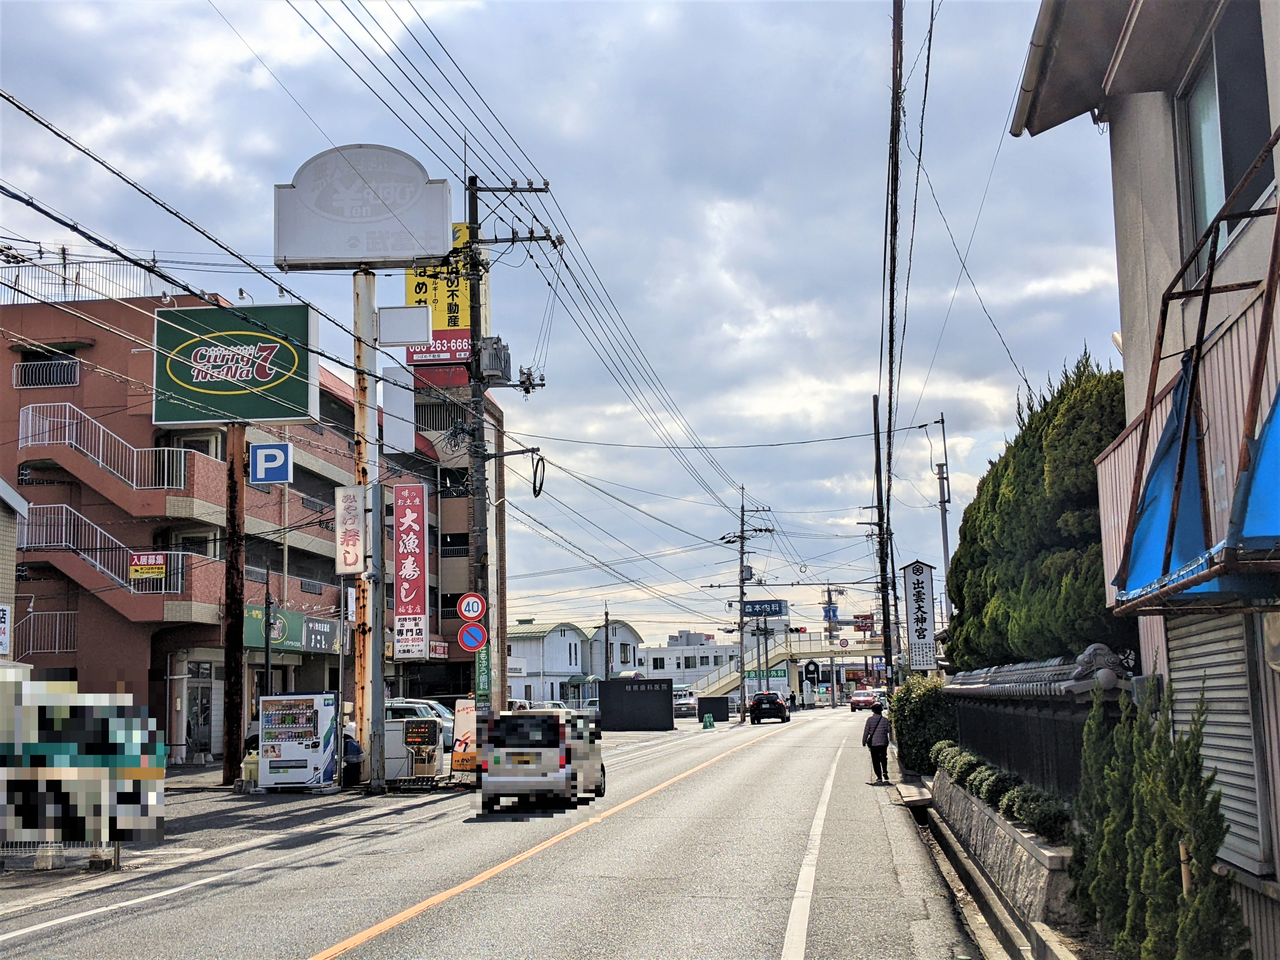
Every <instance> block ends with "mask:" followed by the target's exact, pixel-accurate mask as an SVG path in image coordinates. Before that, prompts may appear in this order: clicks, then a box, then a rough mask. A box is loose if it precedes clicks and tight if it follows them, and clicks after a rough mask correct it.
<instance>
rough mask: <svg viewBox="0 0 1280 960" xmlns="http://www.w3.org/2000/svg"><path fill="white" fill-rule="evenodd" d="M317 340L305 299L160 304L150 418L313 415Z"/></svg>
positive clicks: (272, 419) (292, 418)
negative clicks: (235, 303) (163, 306)
mask: <svg viewBox="0 0 1280 960" xmlns="http://www.w3.org/2000/svg"><path fill="white" fill-rule="evenodd" d="M318 343H319V326H318V315H317V314H316V312H315V311H314V310H312V309H311V308H310V307H308V306H307V305H306V304H299V303H284V304H264V305H263V306H254V305H248V306H235V307H228V308H222V307H180V308H173V309H169V310H157V311H156V336H155V385H156V393H155V401H154V406H153V408H152V422H153V423H157V424H160V423H163V424H197V423H226V422H227V421H244V422H256V423H264V422H265V423H299V422H305V421H309V420H317V419H319V416H320V379H319V377H320V371H319V364H318V359H317V354H316V353H315V352H314V350H313V348H314V347H316V346H317V345H318Z"/></svg>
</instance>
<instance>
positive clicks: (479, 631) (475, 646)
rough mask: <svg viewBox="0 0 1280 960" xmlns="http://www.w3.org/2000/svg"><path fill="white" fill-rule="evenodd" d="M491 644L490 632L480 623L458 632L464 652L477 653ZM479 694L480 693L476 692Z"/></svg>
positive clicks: (472, 624)
mask: <svg viewBox="0 0 1280 960" xmlns="http://www.w3.org/2000/svg"><path fill="white" fill-rule="evenodd" d="M488 642H489V631H488V630H486V629H485V628H484V625H483V624H480V623H468V624H467V625H466V626H465V627H463V628H462V629H461V630H459V631H458V643H459V645H460V646H461V647H462V649H463V650H467V651H470V652H471V653H475V652H476V651H477V650H482V649H484V645H485V644H486V643H488ZM476 692H477V693H479V691H476Z"/></svg>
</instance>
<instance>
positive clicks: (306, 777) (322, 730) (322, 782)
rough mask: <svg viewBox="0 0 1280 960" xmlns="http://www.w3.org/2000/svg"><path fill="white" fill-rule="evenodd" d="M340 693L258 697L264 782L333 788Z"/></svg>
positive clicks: (266, 784)
mask: <svg viewBox="0 0 1280 960" xmlns="http://www.w3.org/2000/svg"><path fill="white" fill-rule="evenodd" d="M337 704H338V695H337V694H336V693H304V694H297V693H291V694H286V695H284V696H276V697H260V698H259V699H258V751H259V757H260V759H259V761H258V786H260V787H327V786H332V785H333V784H334V782H335V780H336V777H337V772H338V744H339V737H338V713H337Z"/></svg>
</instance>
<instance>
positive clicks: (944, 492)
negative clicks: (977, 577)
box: [937, 413, 951, 626]
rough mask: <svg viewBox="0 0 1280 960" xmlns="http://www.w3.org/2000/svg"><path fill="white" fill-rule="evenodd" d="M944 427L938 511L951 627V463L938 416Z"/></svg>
mask: <svg viewBox="0 0 1280 960" xmlns="http://www.w3.org/2000/svg"><path fill="white" fill-rule="evenodd" d="M938 423H939V424H941V426H942V463H940V464H938V465H937V466H938V510H939V511H941V513H942V604H943V606H944V607H945V608H946V611H947V625H948V626H950V625H951V591H950V590H949V589H948V584H949V583H950V582H951V546H950V544H949V542H948V537H947V504H949V503H950V502H951V463H950V459H949V458H948V457H947V417H946V414H943V413H940V414H938Z"/></svg>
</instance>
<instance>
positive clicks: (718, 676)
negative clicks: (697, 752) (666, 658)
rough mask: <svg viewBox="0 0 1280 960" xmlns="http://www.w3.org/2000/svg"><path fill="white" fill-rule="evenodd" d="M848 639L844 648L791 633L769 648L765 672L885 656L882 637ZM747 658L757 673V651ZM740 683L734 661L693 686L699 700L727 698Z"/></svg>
mask: <svg viewBox="0 0 1280 960" xmlns="http://www.w3.org/2000/svg"><path fill="white" fill-rule="evenodd" d="M846 639H848V640H849V645H848V646H847V647H842V646H840V645H839V642H838V641H837V642H836V643H831V642H829V641H828V640H827V638H826V636H825V635H824V634H817V633H815V634H794V633H792V634H788V635H787V638H786V639H785V640H782V639H779V640H778V641H777V642H776V643H774V644H771V645H770V646H769V648H768V664H767V665H766V667H765V669H766V670H768V669H772V668H773V667H776V666H778V665H779V664H783V663H786V662H788V661H790V660H795V661H798V662H801V663H803V662H804V661H805V660H819V661H830V660H832V659H834V660H838V661H840V662H841V663H847V662H848V661H850V660H852V659H856V660H857V661H858V663H859V664H861V662H862V660H863V658H864V657H866V658H870V657H879V656H883V655H884V645H883V644H882V643H881V641H880V638H879V637H876V638H875V639H871V638H866V639H857V640H854V639H852V638H846ZM746 657H747V664H746V668H747V669H748V670H755V669H756V663H757V660H756V648H755V647H748V648H747V651H746ZM740 683H741V679H740V677H739V671H738V661H737V660H734V661H733V662H732V663H727V664H725V665H724V666H723V667H720V668H719V669H718V670H713V671H712V672H711V673H709V674H707V675H706V676H705V677H703V678H702V679H701V680H699V681H698V682H697V683H695V684H693V693H694V695H695V696H698V697H725V696H728V695H729V694H731V693H734V692H735V691H737V690H738V687H739V684H740Z"/></svg>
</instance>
